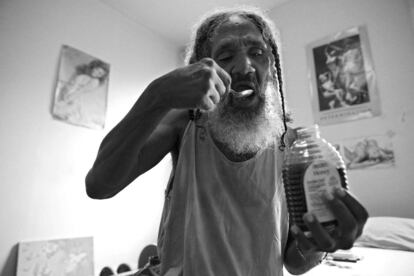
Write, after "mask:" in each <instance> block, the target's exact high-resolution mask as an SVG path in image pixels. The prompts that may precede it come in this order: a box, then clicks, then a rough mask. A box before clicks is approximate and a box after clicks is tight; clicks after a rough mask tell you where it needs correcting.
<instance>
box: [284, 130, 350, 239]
mask: <svg viewBox="0 0 414 276" xmlns="http://www.w3.org/2000/svg"><path fill="white" fill-rule="evenodd" d="M297 135H298V138H297V140H296V141H295V142H294V143H293V144H292V145H291V147H290V148H289V149H288V150H287V152H286V154H285V158H284V164H283V169H282V174H283V184H284V187H285V194H286V199H287V207H288V211H289V219H290V221H291V223H294V224H296V225H297V226H299V228H301V230H302V231H304V232H305V234H309V230H308V228H307V226H306V224H305V223H304V221H303V218H302V217H303V215H304V214H305V213H306V212H312V213H313V214H314V215H315V216H316V218H317V219H318V221H319V222H320V223H321V224H322V225H323V226H324V227H325V228H326V229H327V230H328V232H331V231H332V230H334V229H335V226H336V225H337V221H336V220H335V217H334V216H333V214H332V212H331V211H330V210H329V208H328V207H327V206H326V204H325V201H324V199H323V194H324V193H325V192H328V193H332V192H333V190H334V189H335V188H336V187H342V188H345V189H348V184H347V177H346V171H345V164H344V161H343V160H342V157H341V156H340V154H339V153H338V151H337V150H336V149H335V148H334V147H333V146H332V145H331V144H330V143H328V142H327V141H326V140H325V139H322V138H321V137H320V133H319V127H318V126H317V125H314V126H311V127H308V128H299V129H297Z"/></svg>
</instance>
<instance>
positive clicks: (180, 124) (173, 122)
mask: <svg viewBox="0 0 414 276" xmlns="http://www.w3.org/2000/svg"><path fill="white" fill-rule="evenodd" d="M188 121H189V116H188V111H187V110H171V111H170V112H169V113H168V114H167V115H165V117H164V118H163V119H162V121H161V122H160V124H159V125H158V126H157V128H156V129H155V130H154V132H153V133H152V134H151V136H150V137H149V138H148V140H147V141H146V142H145V145H144V147H143V148H142V150H141V153H140V155H139V161H138V175H140V174H143V173H145V172H146V171H148V170H150V169H151V168H153V167H154V166H155V165H157V164H158V163H159V162H160V161H161V160H162V159H163V158H164V157H165V156H166V155H167V154H168V153H173V158H175V156H176V154H175V153H178V149H179V145H180V142H181V138H182V135H183V133H184V130H185V127H186V126H187V124H188Z"/></svg>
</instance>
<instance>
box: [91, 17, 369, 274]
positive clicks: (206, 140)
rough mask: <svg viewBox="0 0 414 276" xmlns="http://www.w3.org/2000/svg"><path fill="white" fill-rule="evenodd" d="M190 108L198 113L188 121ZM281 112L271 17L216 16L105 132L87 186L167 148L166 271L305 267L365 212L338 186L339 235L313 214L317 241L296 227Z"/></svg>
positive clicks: (108, 180)
mask: <svg viewBox="0 0 414 276" xmlns="http://www.w3.org/2000/svg"><path fill="white" fill-rule="evenodd" d="M278 92H279V93H278ZM189 109H190V110H201V112H195V113H193V116H191V118H189V113H188V110H189ZM286 117H287V116H286V114H285V107H284V97H283V91H282V77H281V69H280V60H279V55H278V47H277V44H276V40H275V35H274V32H273V29H272V25H271V23H270V22H269V21H268V20H267V19H265V17H264V16H263V15H262V14H260V13H259V12H258V11H250V10H248V11H243V10H236V11H225V12H219V13H216V14H213V15H211V16H210V17H208V18H207V19H205V20H204V21H203V23H202V24H201V25H200V27H199V28H198V30H197V32H196V33H195V38H194V40H193V43H192V45H191V46H190V47H189V52H188V65H186V66H184V67H182V68H178V69H176V70H174V71H172V72H170V73H168V74H166V75H164V76H161V77H160V78H158V79H156V80H154V81H153V82H152V83H151V84H150V85H149V86H148V87H147V88H146V89H145V91H144V92H143V93H142V95H141V96H140V98H139V99H138V101H137V102H136V103H135V105H134V106H133V107H132V109H131V110H130V111H129V113H128V114H127V115H126V116H125V118H124V119H123V120H122V121H121V122H120V123H119V124H118V125H117V126H116V127H115V128H114V129H113V130H112V131H111V132H110V133H109V134H108V135H107V136H106V137H105V139H104V140H103V142H102V144H101V147H100V149H99V152H98V156H97V159H96V161H95V163H94V165H93V167H92V169H91V170H90V172H89V173H88V175H87V177H86V188H87V193H88V195H89V196H90V197H92V198H108V197H111V196H114V195H115V194H116V193H118V192H119V191H121V190H122V189H123V188H124V187H126V186H127V185H128V184H129V183H131V182H132V181H133V180H134V179H135V178H137V177H138V176H139V175H141V174H143V173H144V172H146V171H148V170H149V169H151V168H152V167H153V166H154V165H156V164H157V163H158V162H159V161H160V160H161V159H162V158H163V157H164V156H165V155H166V154H168V153H171V154H172V157H173V172H172V176H171V179H170V183H169V185H168V188H167V196H166V201H165V207H164V213H163V219H162V222H161V225H160V233H159V241H158V248H159V254H160V259H161V275H168V276H173V275H184V276H194V275H198V276H200V275H209V276H212V275H216V276H224V275H226V276H229V275H237V276H239V275H240V276H241V275H246V276H247V275H252V276H259V275H260V276H266V275H269V276H270V275H272V276H274V275H282V267H283V265H285V266H286V268H287V269H288V270H289V271H290V272H291V273H294V274H300V273H303V272H305V271H307V270H309V269H310V268H312V267H313V266H315V265H317V264H318V263H319V262H320V260H321V259H322V258H323V256H324V254H325V252H333V251H335V250H336V249H339V248H350V247H351V246H352V244H353V242H354V241H355V239H356V238H357V237H358V236H359V235H360V234H361V231H362V228H363V225H364V224H365V221H366V219H367V213H366V211H365V209H364V208H363V207H362V206H361V204H359V203H358V201H357V200H356V199H355V198H353V197H352V196H351V195H350V194H348V193H347V192H346V191H343V190H339V191H338V192H337V193H336V194H335V195H332V196H329V197H328V198H326V200H327V202H328V204H329V206H330V207H331V210H332V212H333V213H334V214H335V215H336V217H337V219H338V222H339V226H338V229H337V231H336V232H335V233H336V235H334V236H332V235H330V234H328V233H327V232H326V231H325V230H324V228H323V227H322V226H321V225H320V224H319V223H318V221H317V219H316V218H315V217H314V216H313V215H312V214H306V215H305V222H306V224H307V225H308V227H309V229H310V231H311V234H312V237H311V238H310V237H307V236H305V235H304V233H303V232H302V231H301V230H300V229H299V228H298V227H296V226H294V225H290V231H289V224H288V215H287V211H286V204H285V198H284V194H283V186H282V183H281V181H280V174H281V169H280V167H281V163H282V160H283V149H284V139H283V138H284V136H285V135H284V134H285V133H286V130H287V127H286V121H287V119H286ZM288 136H289V135H288ZM287 140H288V139H287Z"/></svg>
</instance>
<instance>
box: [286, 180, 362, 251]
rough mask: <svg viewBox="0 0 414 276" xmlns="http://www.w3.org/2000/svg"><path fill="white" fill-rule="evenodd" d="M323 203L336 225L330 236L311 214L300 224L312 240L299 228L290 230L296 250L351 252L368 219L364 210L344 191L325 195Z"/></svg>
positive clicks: (305, 216) (304, 217)
mask: <svg viewBox="0 0 414 276" xmlns="http://www.w3.org/2000/svg"><path fill="white" fill-rule="evenodd" d="M324 200H325V201H326V204H327V205H328V206H329V208H330V210H331V211H332V213H333V215H334V216H335V218H336V220H337V222H338V225H337V226H336V227H335V230H334V231H333V232H331V233H328V231H327V230H326V229H325V228H324V227H323V226H322V225H321V223H320V222H319V221H318V219H317V218H316V217H315V215H314V214H312V213H306V214H305V215H304V216H303V220H304V221H305V224H306V225H307V227H308V229H309V231H310V233H311V237H307V236H306V235H305V233H304V232H302V231H301V230H300V229H299V227H298V226H296V225H293V226H292V227H291V232H292V233H291V234H292V235H293V237H294V238H295V239H296V243H297V247H298V249H299V250H300V251H301V252H302V253H304V254H307V253H311V252H317V251H322V252H334V251H336V250H338V249H350V248H351V247H352V246H353V244H354V242H355V240H356V239H357V238H358V237H359V236H360V235H361V234H362V230H363V228H364V225H365V223H366V221H367V219H368V212H367V210H366V209H365V208H364V207H363V206H362V205H361V203H360V202H359V201H358V200H357V199H356V198H355V197H354V196H352V195H351V194H350V193H349V192H348V191H347V190H345V189H342V188H339V189H336V190H335V192H334V193H333V194H331V193H327V194H326V195H325V196H324Z"/></svg>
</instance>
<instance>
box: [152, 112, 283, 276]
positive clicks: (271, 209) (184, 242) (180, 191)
mask: <svg viewBox="0 0 414 276" xmlns="http://www.w3.org/2000/svg"><path fill="white" fill-rule="evenodd" d="M206 120H207V116H206V114H203V116H201V118H199V119H197V120H195V121H190V122H189V124H188V125H187V127H186V130H185V133H184V136H183V138H182V141H181V145H180V151H179V156H178V161H177V164H176V168H175V171H174V172H173V176H172V177H171V179H170V184H169V185H172V189H171V190H169V189H168V188H167V193H166V199H165V204H164V210H163V215H162V220H161V224H160V231H159V235H158V249H159V255H160V259H161V275H163V276H259V275H260V276H282V275H283V272H282V268H283V252H284V247H285V244H286V240H287V235H288V214H287V208H286V202H285V195H284V191H283V185H282V181H281V160H283V159H282V152H280V151H279V150H278V149H277V147H274V148H273V147H272V148H268V149H265V150H263V151H260V152H258V153H257V154H256V155H255V156H254V157H253V158H251V159H249V160H247V161H244V162H232V161H230V160H229V159H228V158H227V157H226V156H225V155H224V154H223V153H222V152H221V151H220V150H219V149H218V148H217V146H216V144H215V143H214V141H213V140H212V138H211V136H210V133H209V131H208V129H207V127H206Z"/></svg>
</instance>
